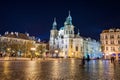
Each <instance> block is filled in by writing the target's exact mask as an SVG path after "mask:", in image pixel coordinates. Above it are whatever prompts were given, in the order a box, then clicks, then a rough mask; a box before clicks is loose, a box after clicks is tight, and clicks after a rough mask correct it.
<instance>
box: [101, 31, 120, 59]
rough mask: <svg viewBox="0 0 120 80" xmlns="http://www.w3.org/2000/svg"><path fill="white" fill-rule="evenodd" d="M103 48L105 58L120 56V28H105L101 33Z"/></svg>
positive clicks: (117, 57)
mask: <svg viewBox="0 0 120 80" xmlns="http://www.w3.org/2000/svg"><path fill="white" fill-rule="evenodd" d="M100 40H101V49H102V52H103V53H104V54H103V55H104V58H105V59H110V58H111V56H114V57H116V59H117V60H118V59H119V57H120V29H109V30H103V31H102V33H101V34H100Z"/></svg>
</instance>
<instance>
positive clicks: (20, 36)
mask: <svg viewBox="0 0 120 80" xmlns="http://www.w3.org/2000/svg"><path fill="white" fill-rule="evenodd" d="M3 36H4V37H11V38H19V39H26V40H30V37H29V36H28V35H27V34H23V33H13V32H11V33H8V34H5V35H3Z"/></svg>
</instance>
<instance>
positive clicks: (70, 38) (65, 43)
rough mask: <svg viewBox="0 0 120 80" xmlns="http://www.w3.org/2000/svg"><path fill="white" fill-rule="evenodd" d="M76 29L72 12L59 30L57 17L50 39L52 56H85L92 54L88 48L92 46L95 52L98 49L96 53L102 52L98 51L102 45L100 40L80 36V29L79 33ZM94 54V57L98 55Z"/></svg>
mask: <svg viewBox="0 0 120 80" xmlns="http://www.w3.org/2000/svg"><path fill="white" fill-rule="evenodd" d="M74 29H75V26H74V25H73V24H72V17H71V15H70V12H69V15H68V17H67V18H66V21H65V22H64V26H63V27H61V28H60V29H59V30H58V29H57V22H56V19H54V22H53V25H52V29H51V31H50V40H49V52H50V54H51V56H52V57H65V58H66V57H75V58H82V57H83V56H86V55H90V53H89V52H88V49H89V48H91V46H92V48H91V49H92V51H93V52H95V51H96V54H97V53H100V51H98V50H99V49H100V46H98V45H100V43H99V42H97V41H96V40H92V39H88V40H86V39H87V38H86V39H84V38H83V37H81V36H80V33H79V30H78V33H77V34H75V31H74ZM89 43H90V44H89ZM93 44H94V47H93ZM90 45H91V46H90ZM86 46H87V47H86ZM86 48H88V49H86ZM96 48H97V49H96ZM93 52H91V54H93ZM90 56H91V55H90ZM93 56H94V58H95V57H97V56H95V55H93ZM91 58H92V57H91Z"/></svg>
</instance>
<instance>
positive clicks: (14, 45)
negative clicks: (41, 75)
mask: <svg viewBox="0 0 120 80" xmlns="http://www.w3.org/2000/svg"><path fill="white" fill-rule="evenodd" d="M46 45H47V44H46V43H43V42H40V39H39V40H36V39H35V37H33V36H29V34H28V33H25V34H23V33H18V32H11V33H9V32H5V34H4V35H2V36H0V54H1V55H2V56H10V57H13V56H20V57H31V52H34V56H36V55H38V54H39V55H40V53H41V52H42V51H43V48H44V50H46ZM38 47H41V48H38ZM38 49H40V50H38ZM38 51H39V53H38ZM40 51H41V52H40Z"/></svg>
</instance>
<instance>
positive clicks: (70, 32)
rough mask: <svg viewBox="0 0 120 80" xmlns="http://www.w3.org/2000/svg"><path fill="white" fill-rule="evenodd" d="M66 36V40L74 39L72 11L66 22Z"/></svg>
mask: <svg viewBox="0 0 120 80" xmlns="http://www.w3.org/2000/svg"><path fill="white" fill-rule="evenodd" d="M64 34H65V35H64V37H65V38H73V37H74V26H73V24H72V17H71V15H70V11H69V15H68V17H67V18H66V21H65V22H64Z"/></svg>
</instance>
